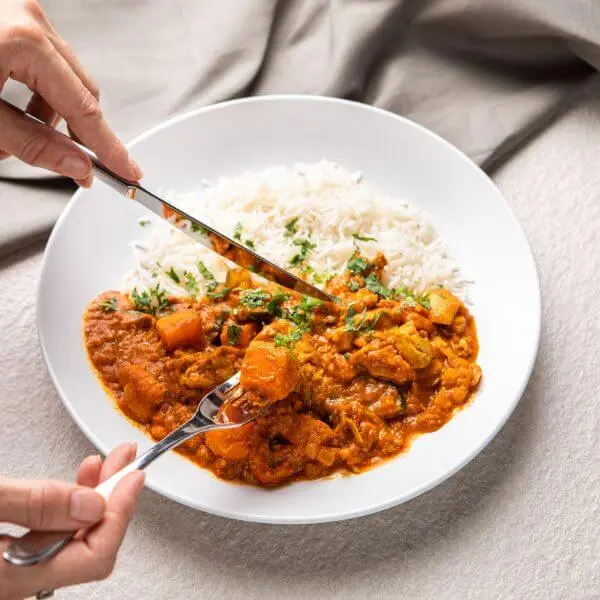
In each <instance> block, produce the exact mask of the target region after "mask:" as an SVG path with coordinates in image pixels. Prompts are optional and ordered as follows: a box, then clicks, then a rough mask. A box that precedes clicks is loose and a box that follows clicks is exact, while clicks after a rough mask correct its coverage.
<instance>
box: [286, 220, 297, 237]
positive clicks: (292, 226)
mask: <svg viewBox="0 0 600 600" xmlns="http://www.w3.org/2000/svg"><path fill="white" fill-rule="evenodd" d="M297 222H298V217H294V218H293V219H290V220H289V221H286V223H285V234H284V235H285V237H292V236H293V235H295V234H296V233H297V232H298V228H297V227H296V223H297Z"/></svg>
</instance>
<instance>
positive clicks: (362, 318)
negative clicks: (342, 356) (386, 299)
mask: <svg viewBox="0 0 600 600" xmlns="http://www.w3.org/2000/svg"><path fill="white" fill-rule="evenodd" d="M366 313H367V309H366V307H365V308H363V310H362V311H361V313H360V314H358V315H357V312H356V309H355V308H354V305H352V304H351V305H350V307H349V308H348V314H347V315H346V331H352V332H354V333H368V332H369V331H373V329H374V328H375V325H376V324H377V321H379V318H380V317H381V313H377V314H376V315H375V317H373V318H368V317H367V316H366Z"/></svg>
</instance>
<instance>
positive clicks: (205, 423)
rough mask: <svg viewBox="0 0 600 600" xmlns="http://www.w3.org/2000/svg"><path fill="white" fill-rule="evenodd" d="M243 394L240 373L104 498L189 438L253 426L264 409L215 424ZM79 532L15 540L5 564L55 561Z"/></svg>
mask: <svg viewBox="0 0 600 600" xmlns="http://www.w3.org/2000/svg"><path fill="white" fill-rule="evenodd" d="M242 393H243V389H242V387H241V386H240V373H239V371H238V372H237V373H236V374H235V375H233V376H232V377H230V378H229V379H228V380H227V381H224V382H223V383H222V384H221V385H219V386H217V387H216V388H215V389H214V390H212V391H211V392H209V393H208V394H206V396H204V398H202V400H201V401H200V403H199V404H198V408H197V409H196V413H195V414H194V416H193V417H192V418H191V419H190V420H189V421H187V422H186V423H184V424H183V425H181V426H180V427H178V428H177V429H175V431H172V432H171V433H170V434H169V435H168V436H166V437H165V438H163V439H162V440H161V441H160V442H157V443H156V444H154V446H152V447H151V448H150V449H149V450H148V451H146V452H145V453H144V454H142V455H141V456H138V457H137V458H136V459H135V460H134V461H133V462H132V463H130V464H129V465H127V466H126V467H124V468H123V469H121V470H120V471H117V472H116V473H115V474H114V475H112V476H111V477H109V478H108V479H107V480H106V481H104V482H103V483H101V484H100V485H99V486H97V487H96V488H95V490H96V492H98V493H99V494H100V495H101V496H103V497H104V498H105V499H108V497H109V496H110V494H111V493H112V491H113V490H114V488H115V486H116V485H117V483H118V482H119V481H120V480H121V479H123V477H125V475H127V474H128V473H131V472H132V471H136V470H138V469H145V468H146V467H147V466H148V465H149V464H151V463H153V462H154V461H155V460H156V459H157V458H158V457H159V456H161V455H162V454H164V453H165V452H166V451H167V450H171V449H173V448H176V447H177V446H179V445H181V444H183V443H184V442H185V441H187V440H189V439H190V438H192V437H194V436H196V435H198V434H200V433H205V432H207V431H212V430H214V429H234V428H236V427H241V426H242V425H245V424H246V423H250V421H253V420H254V419H256V417H258V416H259V415H260V414H262V412H264V409H262V410H259V411H257V412H256V413H255V414H252V415H246V416H245V418H243V419H242V420H240V421H235V422H229V423H216V422H215V420H214V419H215V417H216V416H217V413H218V411H219V408H220V407H221V405H222V404H223V402H225V400H227V401H231V400H236V399H238V398H239V397H240V396H241V394H242ZM76 533H77V532H76V531H30V532H28V533H26V534H25V535H24V536H23V537H20V538H19V539H17V540H15V541H14V542H13V543H12V544H11V545H10V546H9V547H8V548H7V549H6V550H5V551H4V552H3V554H2V556H3V558H4V560H5V561H7V562H9V563H10V564H11V565H17V566H28V565H36V564H38V563H40V562H44V561H46V560H48V559H49V558H52V557H53V556H54V555H55V554H57V553H58V552H59V551H60V550H61V549H62V548H64V547H65V546H66V545H67V544H68V543H69V542H70V541H71V540H72V539H73V538H74V537H75V535H76Z"/></svg>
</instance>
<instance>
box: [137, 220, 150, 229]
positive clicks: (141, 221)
mask: <svg viewBox="0 0 600 600" xmlns="http://www.w3.org/2000/svg"><path fill="white" fill-rule="evenodd" d="M138 225H139V226H140V227H146V225H150V219H140V220H139V221H138Z"/></svg>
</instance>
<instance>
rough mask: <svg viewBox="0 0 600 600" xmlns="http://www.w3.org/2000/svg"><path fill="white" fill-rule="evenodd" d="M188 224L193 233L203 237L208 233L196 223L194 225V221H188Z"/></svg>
mask: <svg viewBox="0 0 600 600" xmlns="http://www.w3.org/2000/svg"><path fill="white" fill-rule="evenodd" d="M189 223H190V227H191V229H192V231H193V232H194V233H203V234H204V235H208V234H209V233H210V232H209V231H208V229H206V227H202V225H198V223H194V221H190V222H189Z"/></svg>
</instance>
